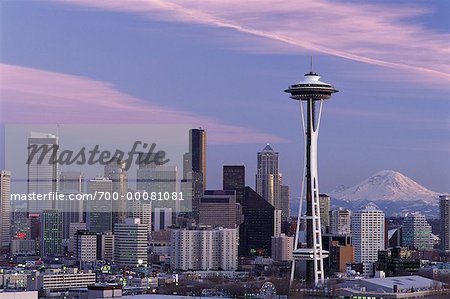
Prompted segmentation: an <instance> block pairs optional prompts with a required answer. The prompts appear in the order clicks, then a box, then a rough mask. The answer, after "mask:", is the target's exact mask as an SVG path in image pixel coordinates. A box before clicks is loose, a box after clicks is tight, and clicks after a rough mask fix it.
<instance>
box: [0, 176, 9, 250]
mask: <svg viewBox="0 0 450 299" xmlns="http://www.w3.org/2000/svg"><path fill="white" fill-rule="evenodd" d="M10 195H11V172H9V171H7V170H0V250H3V249H8V248H9V244H10V241H11V235H10V229H11V207H10Z"/></svg>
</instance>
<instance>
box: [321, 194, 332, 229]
mask: <svg viewBox="0 0 450 299" xmlns="http://www.w3.org/2000/svg"><path fill="white" fill-rule="evenodd" d="M319 206H320V226H321V228H322V233H326V229H327V227H328V226H330V197H329V196H328V195H326V194H320V195H319Z"/></svg>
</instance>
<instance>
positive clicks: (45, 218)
mask: <svg viewBox="0 0 450 299" xmlns="http://www.w3.org/2000/svg"><path fill="white" fill-rule="evenodd" d="M62 241H63V213H62V211H61V210H44V211H42V213H41V255H42V256H43V257H47V256H58V255H61V254H63V245H62V243H63V242H62Z"/></svg>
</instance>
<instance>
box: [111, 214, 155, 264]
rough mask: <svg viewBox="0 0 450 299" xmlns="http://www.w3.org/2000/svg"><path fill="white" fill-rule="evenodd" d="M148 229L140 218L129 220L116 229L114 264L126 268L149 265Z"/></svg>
mask: <svg viewBox="0 0 450 299" xmlns="http://www.w3.org/2000/svg"><path fill="white" fill-rule="evenodd" d="M147 241H148V227H147V225H146V224H141V222H140V219H139V218H127V219H125V222H124V223H118V224H116V226H115V227H114V262H115V263H116V264H119V265H124V266H130V267H135V266H141V265H142V266H146V265H147V247H148V245H147Z"/></svg>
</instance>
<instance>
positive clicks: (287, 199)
mask: <svg viewBox="0 0 450 299" xmlns="http://www.w3.org/2000/svg"><path fill="white" fill-rule="evenodd" d="M280 190H281V192H280V199H281V217H282V220H283V222H287V221H289V219H290V218H291V195H290V192H289V186H287V185H281V186H280Z"/></svg>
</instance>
